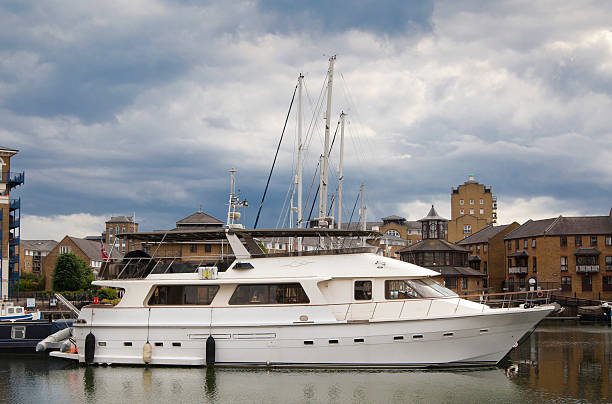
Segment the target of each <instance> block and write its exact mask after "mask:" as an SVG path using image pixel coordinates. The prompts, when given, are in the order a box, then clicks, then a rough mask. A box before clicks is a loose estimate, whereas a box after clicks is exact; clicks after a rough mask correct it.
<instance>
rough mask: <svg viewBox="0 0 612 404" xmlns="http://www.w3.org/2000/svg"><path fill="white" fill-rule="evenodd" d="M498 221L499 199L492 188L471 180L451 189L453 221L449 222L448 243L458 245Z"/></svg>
mask: <svg viewBox="0 0 612 404" xmlns="http://www.w3.org/2000/svg"><path fill="white" fill-rule="evenodd" d="M496 221H497V197H495V196H494V195H493V193H492V190H491V186H489V187H486V186H484V185H483V184H479V183H478V182H476V181H475V180H474V176H473V175H470V177H469V179H468V180H467V181H466V182H465V183H463V185H459V186H458V187H457V188H452V189H451V220H449V222H448V238H447V239H448V241H450V242H451V243H456V242H458V241H459V240H461V239H464V238H466V237H469V236H470V235H472V234H474V233H476V232H477V231H479V230H482V229H484V228H485V227H486V226H488V225H490V224H493V223H495V222H496Z"/></svg>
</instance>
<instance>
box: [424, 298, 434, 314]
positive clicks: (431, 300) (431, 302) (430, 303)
mask: <svg viewBox="0 0 612 404" xmlns="http://www.w3.org/2000/svg"><path fill="white" fill-rule="evenodd" d="M432 304H433V299H430V300H429V307H428V308H427V314H425V317H429V312H430V311H431V305H432Z"/></svg>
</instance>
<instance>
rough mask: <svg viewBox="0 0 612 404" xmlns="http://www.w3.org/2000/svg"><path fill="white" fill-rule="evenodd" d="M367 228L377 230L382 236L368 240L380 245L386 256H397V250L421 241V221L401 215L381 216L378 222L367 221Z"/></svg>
mask: <svg viewBox="0 0 612 404" xmlns="http://www.w3.org/2000/svg"><path fill="white" fill-rule="evenodd" d="M366 229H367V230H373V231H377V232H379V233H381V234H382V237H380V238H377V239H370V240H368V244H370V245H374V246H376V247H380V248H381V249H382V252H383V254H384V255H385V256H386V257H391V258H398V259H399V257H400V256H399V251H400V250H402V249H404V248H406V247H409V246H411V245H414V244H416V243H418V242H419V241H421V223H420V222H418V221H416V220H406V219H405V218H403V217H401V216H395V215H392V216H387V217H383V218H382V219H381V221H380V222H368V223H367V226H366Z"/></svg>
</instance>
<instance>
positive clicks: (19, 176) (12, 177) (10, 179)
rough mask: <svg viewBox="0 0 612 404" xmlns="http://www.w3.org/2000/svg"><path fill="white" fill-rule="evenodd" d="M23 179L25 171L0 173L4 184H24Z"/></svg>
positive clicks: (0, 178)
mask: <svg viewBox="0 0 612 404" xmlns="http://www.w3.org/2000/svg"><path fill="white" fill-rule="evenodd" d="M23 179H24V173H23V171H22V172H19V173H16V172H10V171H3V172H2V173H1V174H0V183H3V184H13V185H19V184H23Z"/></svg>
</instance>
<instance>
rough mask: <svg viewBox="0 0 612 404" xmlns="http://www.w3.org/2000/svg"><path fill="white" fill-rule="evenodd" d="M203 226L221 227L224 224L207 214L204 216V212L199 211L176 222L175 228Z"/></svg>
mask: <svg viewBox="0 0 612 404" xmlns="http://www.w3.org/2000/svg"><path fill="white" fill-rule="evenodd" d="M185 225H187V226H193V225H196V226H205V225H221V226H223V225H224V223H223V222H222V221H221V220H219V219H217V218H215V217H212V216H210V215H209V214H206V213H204V212H202V211H201V210H199V211H197V212H195V213H193V214H191V215H189V216H187V217H185V218H183V219H181V220H179V221H177V222H176V227H181V226H185Z"/></svg>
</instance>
